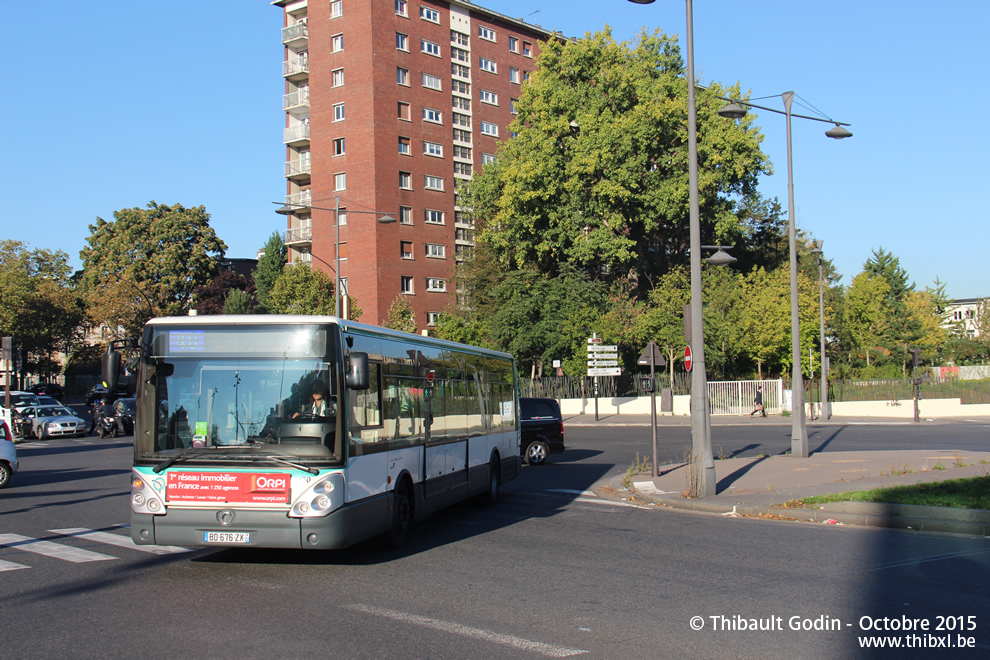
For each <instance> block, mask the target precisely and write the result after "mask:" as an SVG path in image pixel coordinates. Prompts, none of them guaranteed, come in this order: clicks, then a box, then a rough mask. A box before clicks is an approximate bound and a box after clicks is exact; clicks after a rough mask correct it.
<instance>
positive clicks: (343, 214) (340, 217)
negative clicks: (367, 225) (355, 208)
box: [337, 209, 347, 227]
mask: <svg viewBox="0 0 990 660" xmlns="http://www.w3.org/2000/svg"><path fill="white" fill-rule="evenodd" d="M337 224H338V225H340V226H341V227H346V226H347V209H340V211H338V212H337Z"/></svg>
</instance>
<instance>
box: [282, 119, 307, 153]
mask: <svg viewBox="0 0 990 660" xmlns="http://www.w3.org/2000/svg"><path fill="white" fill-rule="evenodd" d="M282 142H283V143H285V144H287V145H289V146H292V147H301V146H305V145H307V144H309V124H296V125H295V126H289V127H287V128H285V129H283V130H282Z"/></svg>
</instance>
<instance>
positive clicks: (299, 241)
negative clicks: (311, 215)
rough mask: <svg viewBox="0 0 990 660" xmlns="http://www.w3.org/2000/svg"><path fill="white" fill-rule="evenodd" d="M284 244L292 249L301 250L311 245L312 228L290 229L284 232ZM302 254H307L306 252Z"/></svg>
mask: <svg viewBox="0 0 990 660" xmlns="http://www.w3.org/2000/svg"><path fill="white" fill-rule="evenodd" d="M285 244H286V245H291V246H292V247H294V248H297V249H298V248H301V247H306V246H310V245H312V244H313V228H312V227H293V228H292V229H286V230H285ZM304 254H307V255H308V254H309V252H306V253H304Z"/></svg>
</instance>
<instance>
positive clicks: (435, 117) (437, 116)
mask: <svg viewBox="0 0 990 660" xmlns="http://www.w3.org/2000/svg"><path fill="white" fill-rule="evenodd" d="M423 121H428V122H430V123H432V124H442V123H443V113H441V112H440V111H439V110H434V109H433V108H423Z"/></svg>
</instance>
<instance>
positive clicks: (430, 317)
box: [426, 312, 440, 328]
mask: <svg viewBox="0 0 990 660" xmlns="http://www.w3.org/2000/svg"><path fill="white" fill-rule="evenodd" d="M439 319H440V312H427V313H426V325H428V326H430V327H431V328H432V327H433V326H435V325H436V324H437V321H438V320H439Z"/></svg>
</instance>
